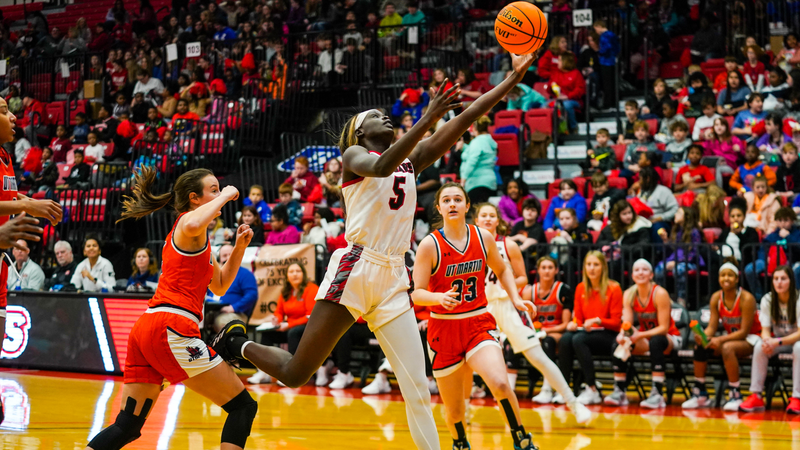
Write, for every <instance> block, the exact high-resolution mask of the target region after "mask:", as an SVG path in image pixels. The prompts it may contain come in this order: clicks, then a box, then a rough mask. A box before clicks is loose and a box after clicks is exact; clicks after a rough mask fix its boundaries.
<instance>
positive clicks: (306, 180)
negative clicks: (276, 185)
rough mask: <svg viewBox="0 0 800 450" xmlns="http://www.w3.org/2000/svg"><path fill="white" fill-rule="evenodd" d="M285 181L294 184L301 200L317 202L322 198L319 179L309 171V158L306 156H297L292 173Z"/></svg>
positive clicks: (293, 186)
mask: <svg viewBox="0 0 800 450" xmlns="http://www.w3.org/2000/svg"><path fill="white" fill-rule="evenodd" d="M284 183H285V184H291V185H292V188H293V189H294V190H295V191H297V193H299V194H300V200H301V201H304V202H311V203H317V202H318V201H319V200H320V199H321V198H322V188H321V187H320V184H319V179H318V178H317V176H316V175H314V173H313V172H311V171H309V168H308V158H306V157H305V156H298V157H297V158H295V160H294V170H293V171H292V175H291V176H290V177H288V178H287V179H286V180H285V181H284Z"/></svg>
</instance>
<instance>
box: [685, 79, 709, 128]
mask: <svg viewBox="0 0 800 450" xmlns="http://www.w3.org/2000/svg"><path fill="white" fill-rule="evenodd" d="M688 84H689V87H690V89H688V90H687V94H688V95H686V96H684V97H681V105H683V115H684V116H685V117H699V116H700V115H701V111H702V110H703V103H704V102H706V101H707V100H714V91H712V90H711V88H710V87H709V86H708V79H707V78H706V76H705V75H704V74H703V73H702V72H699V71H697V72H693V73H692V74H691V75H689V79H688Z"/></svg>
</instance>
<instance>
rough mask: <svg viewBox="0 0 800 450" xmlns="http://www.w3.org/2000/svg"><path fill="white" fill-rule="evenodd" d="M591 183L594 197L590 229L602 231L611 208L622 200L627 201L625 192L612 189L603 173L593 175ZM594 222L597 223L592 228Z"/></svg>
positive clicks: (590, 211) (590, 210)
mask: <svg viewBox="0 0 800 450" xmlns="http://www.w3.org/2000/svg"><path fill="white" fill-rule="evenodd" d="M589 182H590V183H592V190H594V196H592V200H591V203H590V204H589V213H591V215H592V219H591V220H589V224H590V225H589V228H591V229H593V230H595V231H600V230H601V229H602V228H603V224H604V221H605V219H607V218H608V214H609V213H610V212H611V208H612V207H613V206H614V205H616V204H617V202H619V201H620V200H625V191H623V190H622V189H617V188H612V187H610V185H609V183H608V178H606V176H605V174H603V173H602V172H595V173H594V174H592V177H591V178H590V179H589ZM593 221H594V222H595V223H594V224H593V225H594V227H592V226H591V225H592V222H593ZM598 225H599V226H598Z"/></svg>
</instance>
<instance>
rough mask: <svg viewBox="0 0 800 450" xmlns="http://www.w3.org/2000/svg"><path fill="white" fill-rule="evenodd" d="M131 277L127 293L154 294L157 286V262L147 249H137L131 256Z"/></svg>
mask: <svg viewBox="0 0 800 450" xmlns="http://www.w3.org/2000/svg"><path fill="white" fill-rule="evenodd" d="M133 255H134V256H133V260H132V261H131V271H132V272H131V276H130V278H128V286H127V289H126V291H127V292H154V291H155V290H156V286H157V285H158V277H159V273H158V261H156V257H155V256H154V255H153V252H151V251H150V249H148V248H144V247H142V248H139V249H137V250H136V253H134V254H133Z"/></svg>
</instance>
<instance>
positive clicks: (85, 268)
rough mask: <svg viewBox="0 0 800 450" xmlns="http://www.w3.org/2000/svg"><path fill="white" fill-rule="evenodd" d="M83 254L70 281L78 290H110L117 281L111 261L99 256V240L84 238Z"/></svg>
mask: <svg viewBox="0 0 800 450" xmlns="http://www.w3.org/2000/svg"><path fill="white" fill-rule="evenodd" d="M83 255H84V256H85V257H86V259H84V260H83V261H81V262H80V264H78V267H76V268H75V274H74V275H73V276H72V280H70V283H72V284H73V285H74V286H75V287H76V288H77V289H78V290H79V291H88V292H98V291H101V290H103V289H106V290H108V291H110V290H111V289H112V288H113V287H114V285H115V284H116V283H117V279H116V277H115V276H114V266H112V265H111V261H109V260H107V259H105V258H103V257H102V256H100V242H98V241H97V239H95V238H86V241H85V242H84V243H83Z"/></svg>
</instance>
